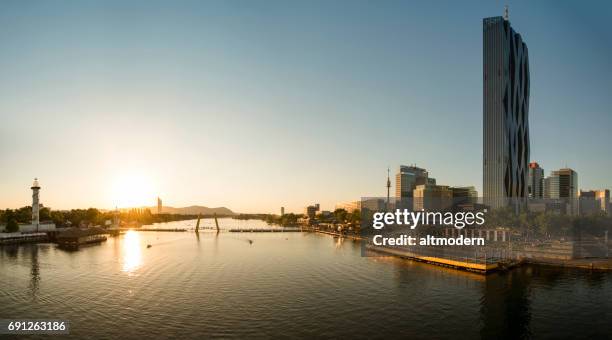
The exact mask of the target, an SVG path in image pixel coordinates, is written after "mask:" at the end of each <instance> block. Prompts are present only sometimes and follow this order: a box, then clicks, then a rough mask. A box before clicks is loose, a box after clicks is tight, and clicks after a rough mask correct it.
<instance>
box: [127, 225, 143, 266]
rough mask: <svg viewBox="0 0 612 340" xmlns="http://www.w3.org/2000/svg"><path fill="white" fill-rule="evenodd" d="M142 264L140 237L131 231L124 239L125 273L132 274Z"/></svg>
mask: <svg viewBox="0 0 612 340" xmlns="http://www.w3.org/2000/svg"><path fill="white" fill-rule="evenodd" d="M141 264H142V249H141V246H140V235H139V234H138V233H137V232H135V231H133V230H129V231H128V232H126V233H125V235H124V237H123V271H124V272H127V273H130V274H132V273H133V272H134V271H135V270H136V269H138V268H139V267H140V265H141Z"/></svg>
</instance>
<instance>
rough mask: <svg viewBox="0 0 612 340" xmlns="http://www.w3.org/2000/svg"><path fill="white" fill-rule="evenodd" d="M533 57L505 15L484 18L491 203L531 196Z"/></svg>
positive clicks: (486, 176) (487, 193)
mask: <svg viewBox="0 0 612 340" xmlns="http://www.w3.org/2000/svg"><path fill="white" fill-rule="evenodd" d="M529 150H530V148H529V58H528V51H527V45H526V44H525V43H524V42H523V39H522V38H521V35H520V34H518V33H516V32H515V31H514V29H513V28H512V26H511V25H510V21H509V20H508V15H507V13H506V14H505V15H504V17H492V18H485V19H483V196H484V198H485V202H486V203H487V204H489V205H491V206H492V207H499V206H502V205H504V204H505V202H506V198H525V197H527V196H528V188H527V172H528V170H527V166H528V163H529Z"/></svg>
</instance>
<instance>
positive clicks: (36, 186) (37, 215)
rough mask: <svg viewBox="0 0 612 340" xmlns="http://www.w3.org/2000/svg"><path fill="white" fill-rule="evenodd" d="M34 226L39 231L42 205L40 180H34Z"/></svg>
mask: <svg viewBox="0 0 612 340" xmlns="http://www.w3.org/2000/svg"><path fill="white" fill-rule="evenodd" d="M31 189H32V226H33V227H34V228H36V231H38V227H39V225H40V204H39V200H38V192H39V191H40V185H39V184H38V178H34V183H32V188H31Z"/></svg>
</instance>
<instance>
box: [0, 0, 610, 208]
mask: <svg viewBox="0 0 612 340" xmlns="http://www.w3.org/2000/svg"><path fill="white" fill-rule="evenodd" d="M503 5H504V4H503V3H502V2H501V1H479V2H476V1H475V2H456V1H455V2H454V1H439V2H420V3H416V2H402V1H389V2H368V1H336V2H324V1H307V2H301V3H296V2H292V3H287V2H283V1H259V2H248V1H207V2H202V1H181V2H177V3H174V2H166V1H146V2H145V1H130V2H123V1H105V2H71V1H53V2H30V3H25V2H21V1H4V2H2V3H1V4H0V22H2V23H3V29H2V30H0V43H1V44H2V50H3V51H2V53H1V54H0V74H2V77H0V121H1V122H2V124H0V159H2V166H0V208H1V209H4V208H17V207H21V206H25V205H29V204H30V202H31V192H30V189H29V187H30V185H31V182H32V180H33V178H34V177H38V178H39V179H40V182H41V186H42V190H41V202H42V203H43V204H45V205H46V206H50V207H52V208H54V209H70V208H87V207H97V208H104V209H111V208H114V207H115V206H117V205H118V206H120V207H121V206H132V205H133V206H142V205H150V206H153V205H155V199H156V197H157V196H161V197H162V199H163V200H164V204H165V205H170V206H174V207H180V206H189V205H196V204H197V205H205V206H208V207H218V206H225V207H228V208H230V209H232V210H234V211H236V212H278V210H279V208H280V206H285V207H286V210H287V211H288V212H292V211H294V212H299V211H302V208H303V207H304V206H305V205H307V204H311V203H315V202H318V203H320V204H321V206H322V208H324V209H333V206H334V204H335V203H336V202H342V201H349V200H356V199H359V198H360V197H362V196H384V195H386V189H385V183H386V174H387V167H388V166H390V167H391V171H392V176H393V175H394V171H395V170H396V168H397V167H398V166H399V165H400V164H411V163H416V164H417V165H419V166H422V167H425V168H427V169H428V170H429V172H430V174H431V176H433V177H435V178H436V179H437V180H438V183H440V184H447V185H474V186H476V187H477V189H478V191H479V192H481V185H482V18H484V17H489V16H499V15H502V13H503ZM509 5H510V21H511V22H512V24H513V26H514V28H515V29H516V30H517V31H518V32H519V33H521V35H522V36H523V38H524V40H525V41H526V43H527V44H528V47H529V57H530V69H531V107H530V133H531V150H532V160H534V161H537V162H539V163H540V164H541V166H542V167H544V169H545V171H546V174H547V175H548V174H549V172H550V171H551V170H555V169H558V168H561V167H565V166H568V167H571V168H573V169H575V170H576V171H577V172H578V176H579V186H580V188H581V189H598V188H610V189H612V177H611V176H610V174H611V171H610V169H612V152H610V145H611V143H610V138H609V133H610V127H612V114H611V112H610V110H611V109H610V108H611V107H612V105H611V104H612V103H611V101H612V100H611V98H610V93H612V74H611V73H612V71H611V70H612V28H610V26H609V24H608V19H609V18H610V16H611V15H612V4H610V3H608V2H605V1H591V2H587V3H583V2H580V3H578V2H558V1H538V2H527V1H510V2H509ZM392 182H393V181H392Z"/></svg>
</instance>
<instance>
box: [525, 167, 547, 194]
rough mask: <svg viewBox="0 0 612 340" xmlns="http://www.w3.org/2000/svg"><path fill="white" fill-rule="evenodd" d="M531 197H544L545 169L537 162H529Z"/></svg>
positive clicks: (529, 189)
mask: <svg viewBox="0 0 612 340" xmlns="http://www.w3.org/2000/svg"><path fill="white" fill-rule="evenodd" d="M528 191H529V198H544V169H542V168H541V167H540V165H539V164H538V163H536V162H532V163H529V176H528Z"/></svg>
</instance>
